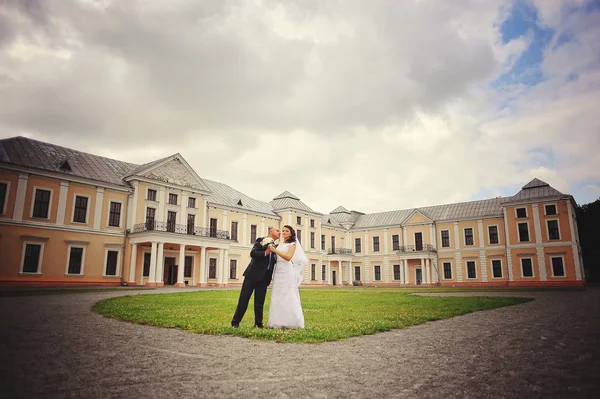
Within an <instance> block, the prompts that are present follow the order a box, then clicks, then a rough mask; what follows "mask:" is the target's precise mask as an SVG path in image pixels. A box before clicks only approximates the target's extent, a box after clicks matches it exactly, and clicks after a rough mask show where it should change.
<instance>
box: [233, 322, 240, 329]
mask: <svg viewBox="0 0 600 399" xmlns="http://www.w3.org/2000/svg"><path fill="white" fill-rule="evenodd" d="M231 327H233V328H240V325H239V324H238V323H231Z"/></svg>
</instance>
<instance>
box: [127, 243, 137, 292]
mask: <svg viewBox="0 0 600 399" xmlns="http://www.w3.org/2000/svg"><path fill="white" fill-rule="evenodd" d="M137 249H138V245H137V244H131V263H130V265H129V282H130V283H135V269H136V264H137Z"/></svg>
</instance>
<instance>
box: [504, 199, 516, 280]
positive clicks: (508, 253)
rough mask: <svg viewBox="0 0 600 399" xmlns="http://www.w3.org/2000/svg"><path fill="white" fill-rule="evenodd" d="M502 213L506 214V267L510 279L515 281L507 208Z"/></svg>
mask: <svg viewBox="0 0 600 399" xmlns="http://www.w3.org/2000/svg"><path fill="white" fill-rule="evenodd" d="M502 213H503V214H504V242H505V243H506V268H507V269H508V281H514V278H513V268H512V253H511V245H510V237H509V235H508V219H507V218H506V208H504V209H502Z"/></svg>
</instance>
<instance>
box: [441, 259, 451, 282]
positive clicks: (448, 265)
mask: <svg viewBox="0 0 600 399" xmlns="http://www.w3.org/2000/svg"><path fill="white" fill-rule="evenodd" d="M443 266H444V280H452V263H450V262H444V265H443Z"/></svg>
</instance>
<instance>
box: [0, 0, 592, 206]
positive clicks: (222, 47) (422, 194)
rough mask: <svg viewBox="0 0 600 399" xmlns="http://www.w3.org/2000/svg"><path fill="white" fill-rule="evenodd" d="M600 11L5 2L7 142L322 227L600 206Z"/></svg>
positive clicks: (579, 4)
mask: <svg viewBox="0 0 600 399" xmlns="http://www.w3.org/2000/svg"><path fill="white" fill-rule="evenodd" d="M598 38H600V1H591V0H589V1H588V0H524V1H520V0H513V1H491V0H457V1H446V0H439V1H434V0H414V1H409V0H402V1H398V0H331V1H328V0H304V1H281V0H279V1H278V0H212V1H208V0H205V1H201V0H162V1H159V0H131V1H130V0H112V1H111V0H98V1H95V0H0V138H5V137H12V136H17V135H23V136H27V137H31V138H34V139H37V140H42V141H48V142H52V143H55V144H58V145H63V146H67V147H70V148H75V149H78V150H81V151H86V152H91V153H94V154H98V155H103V156H107V157H110V158H115V159H119V160H123V161H128V162H132V163H137V164H142V163H146V162H149V161H152V160H154V159H156V158H160V157H164V156H167V155H171V154H173V153H177V152H179V153H181V154H182V155H183V156H184V157H185V159H186V160H187V161H188V162H189V163H190V164H191V166H192V167H193V168H194V169H195V170H196V172H197V173H198V174H199V175H200V176H201V177H204V178H207V179H211V180H216V181H220V182H222V183H226V184H228V185H230V186H232V187H234V188H236V189H237V190H240V191H242V192H244V193H246V194H248V195H250V196H252V197H254V198H256V199H259V200H263V201H270V200H271V199H272V198H273V197H275V196H276V195H278V194H280V193H281V192H283V191H284V190H288V191H290V192H292V193H294V194H295V195H296V196H298V197H300V199H301V200H302V201H303V202H305V203H306V204H308V205H309V206H311V207H312V208H313V209H315V210H316V211H318V212H323V213H327V212H329V211H331V210H332V209H334V208H335V207H337V206H339V205H343V206H345V207H346V208H348V209H354V210H358V211H362V212H367V213H370V212H379V211H387V210H395V209H405V208H412V207H418V206H427V205H436V204H444V203H452V202H460V201H469V200H476V199H484V198H490V197H494V196H499V195H501V196H508V195H513V194H515V193H516V192H517V191H518V190H519V189H520V187H521V186H523V185H524V184H526V183H527V182H528V181H530V180H531V179H532V178H534V177H537V178H539V179H541V180H544V181H546V182H548V183H549V184H551V185H552V186H553V187H554V188H556V189H558V190H560V191H562V192H564V193H570V194H573V195H574V197H575V199H576V200H577V202H578V203H580V204H584V203H589V202H592V201H594V200H596V199H597V198H599V197H600V155H599V154H598V153H599V151H600V40H598Z"/></svg>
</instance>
